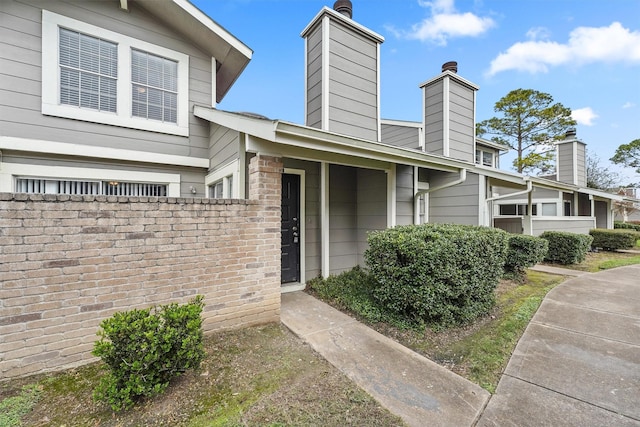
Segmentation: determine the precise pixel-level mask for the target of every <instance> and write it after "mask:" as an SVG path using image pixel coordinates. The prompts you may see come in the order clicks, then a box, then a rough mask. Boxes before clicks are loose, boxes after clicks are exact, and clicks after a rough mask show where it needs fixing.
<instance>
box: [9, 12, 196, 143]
mask: <svg viewBox="0 0 640 427" xmlns="http://www.w3.org/2000/svg"><path fill="white" fill-rule="evenodd" d="M0 1H2V0H0ZM42 113H43V114H44V115H49V116H55V117H65V118H71V119H76V120H82V121H88V122H93V123H102V124H108V125H113V126H122V127H127V128H132V129H141V130H147V131H152V132H161V133H167V134H172V135H180V136H188V135H189V56H188V55H186V54H184V53H182V52H178V51H175V50H173V49H169V48H166V47H164V46H159V45H156V44H152V43H149V42H146V41H143V40H139V39H135V38H133V37H130V36H127V35H125V34H121V33H117V32H114V31H110V30H108V29H106V28H101V27H98V26H95V25H92V24H89V23H86V22H82V21H78V20H76V19H72V18H69V17H67V16H63V15H59V14H57V13H54V12H50V11H47V10H43V11H42Z"/></svg>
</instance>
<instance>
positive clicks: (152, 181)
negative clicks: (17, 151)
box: [0, 163, 180, 197]
mask: <svg viewBox="0 0 640 427" xmlns="http://www.w3.org/2000/svg"><path fill="white" fill-rule="evenodd" d="M0 166H1V167H0V192H6V193H39V194H69V195H74V194H75V195H114V196H136V197H150V196H157V197H164V196H167V197H180V174H172V173H156V172H140V171H131V170H127V171H124V170H112V169H98V168H75V167H64V166H44V165H29V164H22V163H1V164H0Z"/></svg>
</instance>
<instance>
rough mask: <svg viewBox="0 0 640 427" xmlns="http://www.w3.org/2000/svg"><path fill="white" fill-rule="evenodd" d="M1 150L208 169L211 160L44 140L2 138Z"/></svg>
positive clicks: (0, 142) (0, 139) (0, 141)
mask: <svg viewBox="0 0 640 427" xmlns="http://www.w3.org/2000/svg"><path fill="white" fill-rule="evenodd" d="M0 150H15V151H27V152H31V153H44V154H61V155H65V156H78V157H93V158H98V159H111V160H122V161H128V162H141V163H154V164H162V165H174V166H189V167H195V168H208V167H209V159H203V158H200V157H188V156H176V155H173V154H161V153H152V152H149V151H136V150H124V149H121V148H111V147H97V146H91V145H80V144H71V143H68V142H54V141H45V140H42V139H27V138H17V137H13V136H0Z"/></svg>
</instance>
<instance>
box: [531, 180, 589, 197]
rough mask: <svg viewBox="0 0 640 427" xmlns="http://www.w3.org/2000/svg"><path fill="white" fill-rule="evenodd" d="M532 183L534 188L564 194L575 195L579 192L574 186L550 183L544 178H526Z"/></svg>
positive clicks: (557, 182)
mask: <svg viewBox="0 0 640 427" xmlns="http://www.w3.org/2000/svg"><path fill="white" fill-rule="evenodd" d="M527 179H529V180H530V181H531V182H532V183H533V186H534V187H541V188H548V189H551V190H558V191H563V192H565V193H572V194H573V193H575V192H579V191H580V189H579V188H578V187H576V186H573V185H569V184H563V183H561V182H559V181H551V180H548V179H544V178H536V177H532V176H531V177H527Z"/></svg>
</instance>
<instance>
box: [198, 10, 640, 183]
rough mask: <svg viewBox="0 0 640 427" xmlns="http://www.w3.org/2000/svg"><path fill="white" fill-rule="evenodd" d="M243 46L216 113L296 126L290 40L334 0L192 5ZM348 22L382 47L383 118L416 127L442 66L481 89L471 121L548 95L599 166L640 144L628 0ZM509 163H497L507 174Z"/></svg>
mask: <svg viewBox="0 0 640 427" xmlns="http://www.w3.org/2000/svg"><path fill="white" fill-rule="evenodd" d="M191 1H192V2H193V3H194V4H195V5H196V6H197V7H199V8H200V9H201V10H202V11H204V12H205V13H207V14H208V15H209V16H211V17H212V18H213V19H214V20H215V21H216V22H217V23H218V24H220V25H222V26H223V27H224V28H226V29H227V30H228V31H229V32H231V33H232V34H233V35H235V36H236V37H237V38H239V39H240V40H241V41H242V42H243V43H245V44H246V45H248V46H249V47H250V48H251V49H252V50H253V52H254V54H253V59H252V60H251V62H250V63H249V65H248V67H247V68H246V70H245V72H244V73H243V74H242V75H241V76H240V78H239V79H238V81H237V82H236V84H235V85H234V87H232V89H231V90H230V92H229V93H228V94H227V96H226V98H225V99H224V100H223V102H222V103H220V104H219V108H221V109H225V110H230V111H250V112H254V113H259V114H263V115H265V116H267V117H269V118H273V119H282V120H287V121H291V122H295V123H304V117H303V112H304V81H303V77H304V76H303V74H304V42H303V40H302V39H301V38H300V32H301V31H302V30H303V29H304V28H305V26H306V25H307V24H308V23H309V22H310V21H311V20H312V19H313V17H314V16H315V15H316V14H317V13H318V12H319V11H320V9H321V8H322V7H323V6H329V7H332V6H333V0H328V1H323V0H191ZM352 2H353V19H354V20H355V21H356V22H358V23H360V24H361V25H364V26H366V27H368V28H370V29H371V30H373V31H375V32H377V33H378V34H380V35H382V36H383V37H384V38H385V42H384V43H383V44H382V46H381V109H382V117H383V118H387V119H397V120H415V121H420V120H421V108H422V102H421V97H420V96H421V91H420V90H419V88H418V87H419V84H420V83H422V82H424V81H425V80H427V79H430V78H432V77H434V76H436V75H438V74H439V73H440V70H441V65H442V64H443V63H445V62H447V61H457V62H458V74H459V75H460V76H462V77H464V78H465V79H467V80H470V81H472V82H474V83H476V84H477V85H478V86H480V90H479V91H478V96H477V114H476V117H477V120H478V121H481V120H484V119H488V118H490V117H493V116H494V115H495V113H494V111H493V106H494V104H495V102H496V101H497V100H499V99H500V98H501V97H503V96H504V95H506V94H507V93H509V92H510V91H511V90H514V89H518V88H523V89H534V90H538V91H541V92H546V93H549V94H551V95H552V96H553V98H554V101H556V102H561V103H562V104H564V105H565V106H567V107H569V108H571V109H572V110H573V112H574V118H575V119H576V120H577V121H578V126H577V135H578V138H580V139H581V140H583V141H584V142H586V143H587V148H588V150H589V153H590V154H594V155H596V156H597V157H598V158H599V159H600V163H601V165H602V166H605V167H609V168H610V169H611V170H614V171H617V172H621V173H623V175H624V177H625V178H626V181H635V182H639V181H640V176H638V175H637V174H634V173H633V170H631V169H623V168H619V167H617V166H613V165H611V164H610V162H609V161H608V159H609V158H610V157H611V156H612V155H613V153H614V151H615V149H616V148H617V147H618V146H619V145H620V144H626V143H629V142H631V141H632V140H634V139H637V138H640V1H638V0H608V1H604V0H517V1H515V0H484V1H480V0H478V1H470V0H467V1H461V0H458V1H454V0H433V1H426V0H352ZM511 160H512V157H509V155H507V157H505V158H504V159H503V160H502V165H503V168H507V167H509V166H510V162H511Z"/></svg>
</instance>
